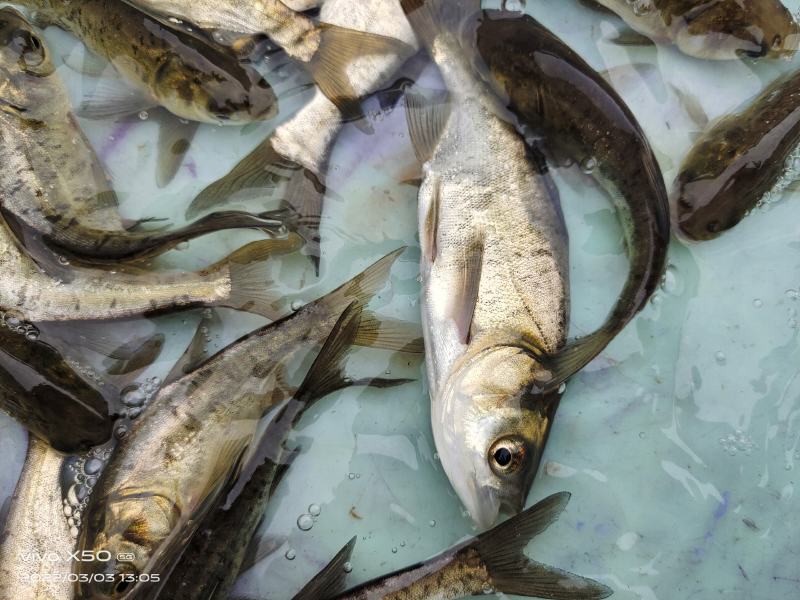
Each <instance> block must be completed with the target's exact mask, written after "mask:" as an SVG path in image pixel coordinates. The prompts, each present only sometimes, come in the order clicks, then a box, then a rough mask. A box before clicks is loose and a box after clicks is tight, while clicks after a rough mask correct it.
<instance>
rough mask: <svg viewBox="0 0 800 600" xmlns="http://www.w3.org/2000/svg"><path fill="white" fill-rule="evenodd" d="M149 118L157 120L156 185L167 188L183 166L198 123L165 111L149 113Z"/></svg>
mask: <svg viewBox="0 0 800 600" xmlns="http://www.w3.org/2000/svg"><path fill="white" fill-rule="evenodd" d="M150 116H151V118H153V117H154V116H155V117H156V118H158V125H159V128H158V170H157V171H156V184H157V185H158V187H160V188H163V187H165V186H167V185H168V184H169V183H170V182H171V181H172V180H173V179H174V178H175V175H176V174H177V173H178V169H180V167H181V165H182V164H183V160H184V158H186V153H187V152H188V151H189V147H190V146H191V143H192V140H193V139H194V136H195V134H196V133H197V128H198V127H199V126H200V123H198V122H197V121H186V120H184V119H179V118H178V117H176V116H175V115H172V114H169V113H167V111H165V110H158V111H156V112H155V114H154V113H152V112H151V115H150Z"/></svg>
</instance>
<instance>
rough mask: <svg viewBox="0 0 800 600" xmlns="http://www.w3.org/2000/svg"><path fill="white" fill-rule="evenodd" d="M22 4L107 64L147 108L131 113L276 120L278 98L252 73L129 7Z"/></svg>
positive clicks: (107, 0) (48, 0)
mask: <svg viewBox="0 0 800 600" xmlns="http://www.w3.org/2000/svg"><path fill="white" fill-rule="evenodd" d="M19 4H22V5H23V6H26V7H28V8H30V9H32V10H35V11H36V15H37V19H38V20H39V21H41V22H43V23H48V24H52V25H56V26H59V27H62V28H64V29H66V30H68V31H70V32H71V33H73V34H74V35H76V36H77V37H79V38H80V39H81V40H82V41H83V42H84V43H85V44H86V46H87V47H88V48H89V49H90V50H91V51H92V52H94V53H95V54H97V55H99V56H101V57H103V58H105V59H107V60H109V61H110V62H111V63H112V64H113V65H114V67H115V68H116V70H117V71H118V72H119V74H120V75H121V76H122V77H123V78H124V79H126V80H127V81H128V82H129V83H130V84H132V86H133V87H134V88H135V89H136V91H138V92H139V94H140V95H141V96H142V100H143V102H144V103H145V105H141V106H139V107H138V108H137V107H129V108H128V112H132V109H135V111H136V112H138V110H141V109H143V108H148V106H147V105H146V104H147V103H149V106H150V107H152V106H157V105H160V106H163V107H165V108H167V109H168V110H169V111H170V112H172V113H173V114H174V115H176V116H178V117H181V118H184V119H188V120H190V121H200V122H204V123H213V124H233V125H236V124H242V123H248V122H251V121H258V120H263V119H269V118H271V117H273V116H275V115H276V114H277V98H276V96H275V93H274V92H273V90H272V88H271V86H270V85H269V83H268V82H267V81H266V80H265V79H264V78H263V77H262V76H261V75H260V74H259V73H258V72H257V71H256V70H255V69H253V68H252V67H249V66H247V65H241V64H240V63H239V62H238V61H237V60H236V58H235V57H234V56H231V55H230V54H228V53H226V52H221V51H220V50H219V49H217V48H215V47H214V46H212V45H210V44H204V43H203V42H202V41H200V40H198V39H197V38H195V37H192V36H188V35H185V34H183V33H181V32H178V31H174V30H172V29H170V28H168V27H165V26H163V25H162V24H160V23H159V22H157V21H155V20H153V19H150V18H148V17H147V16H145V15H144V14H142V13H141V12H140V11H137V10H136V9H134V8H133V7H131V6H129V5H127V4H124V3H122V2H118V1H112V0H81V2H73V1H71V0H22V1H21V2H20V3H19ZM123 101H125V98H123V99H121V100H119V102H120V103H122V102H123ZM140 104H141V103H140ZM123 112H124V111H123Z"/></svg>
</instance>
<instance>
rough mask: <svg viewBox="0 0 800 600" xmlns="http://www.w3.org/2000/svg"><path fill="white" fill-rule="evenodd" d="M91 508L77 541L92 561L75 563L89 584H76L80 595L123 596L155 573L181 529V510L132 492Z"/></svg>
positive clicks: (161, 498)
mask: <svg viewBox="0 0 800 600" xmlns="http://www.w3.org/2000/svg"><path fill="white" fill-rule="evenodd" d="M95 507H96V510H94V511H90V512H89V515H88V518H87V520H86V522H85V525H84V531H83V535H82V537H81V539H80V542H79V548H80V550H82V551H88V554H87V556H89V557H90V558H91V560H89V561H82V562H80V563H79V572H80V573H81V574H83V575H89V576H90V577H89V579H90V580H91V581H90V582H89V583H81V584H79V585H80V587H79V595H78V597H80V598H87V599H88V598H91V599H96V600H101V599H102V600H108V599H120V598H127V597H129V596H130V595H131V594H132V592H134V590H135V589H136V588H137V587H138V585H139V582H140V580H141V579H143V578H142V575H147V574H150V573H156V572H157V570H154V563H156V562H157V561H158V559H159V558H160V557H161V555H162V554H163V553H164V548H165V546H166V544H167V541H168V539H169V538H170V537H171V535H172V534H173V533H174V532H175V531H176V529H177V527H178V526H179V521H180V510H179V509H178V508H177V506H176V505H175V503H174V502H172V501H171V500H170V499H169V498H167V497H166V496H163V495H160V494H154V493H150V492H145V491H136V490H124V491H123V492H121V493H119V494H115V495H114V496H113V497H111V498H109V499H107V500H106V501H104V502H98V503H96V504H95Z"/></svg>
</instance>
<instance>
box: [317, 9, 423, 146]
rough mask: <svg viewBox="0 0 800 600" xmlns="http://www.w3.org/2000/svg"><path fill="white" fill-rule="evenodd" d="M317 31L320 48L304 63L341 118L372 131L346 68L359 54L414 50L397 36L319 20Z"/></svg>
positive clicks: (392, 54) (366, 131) (401, 52)
mask: <svg viewBox="0 0 800 600" xmlns="http://www.w3.org/2000/svg"><path fill="white" fill-rule="evenodd" d="M317 31H319V35H320V42H319V49H318V50H317V52H316V53H315V54H314V56H313V57H312V59H311V60H310V61H309V62H308V65H307V68H308V70H309V73H310V74H311V77H312V78H313V79H314V81H315V82H316V84H317V86H318V87H319V89H320V91H321V92H322V93H323V94H325V96H326V97H327V98H328V99H329V100H330V101H331V102H333V103H334V104H335V105H336V107H337V108H338V109H339V110H340V111H341V113H342V118H343V120H344V121H353V122H354V123H355V124H356V126H357V127H359V128H360V129H362V130H363V131H364V132H365V133H372V128H371V126H370V125H369V124H368V123H367V121H366V119H364V118H363V117H364V113H363V111H362V109H361V102H360V94H359V93H357V92H356V91H355V90H354V89H353V87H352V84H351V83H350V77H349V76H348V74H347V70H348V68H349V67H350V65H351V64H352V63H353V61H354V60H356V59H358V58H359V57H362V56H376V55H389V56H411V54H413V49H412V48H411V47H410V46H409V45H408V44H406V43H404V42H402V41H400V40H398V39H396V38H392V37H388V36H385V35H379V34H376V33H369V32H366V31H356V30H354V29H347V28H345V27H339V26H338V25H331V24H329V23H321V24H320V25H319V27H318V29H317Z"/></svg>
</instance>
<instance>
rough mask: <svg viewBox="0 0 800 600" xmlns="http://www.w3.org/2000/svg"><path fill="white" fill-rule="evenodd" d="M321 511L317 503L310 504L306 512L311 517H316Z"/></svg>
mask: <svg viewBox="0 0 800 600" xmlns="http://www.w3.org/2000/svg"><path fill="white" fill-rule="evenodd" d="M321 512H322V508H321V507H320V505H319V504H312V505H311V506H309V507H308V514H310V515H311V516H312V517H318V516H319V515H320V513H321Z"/></svg>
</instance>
